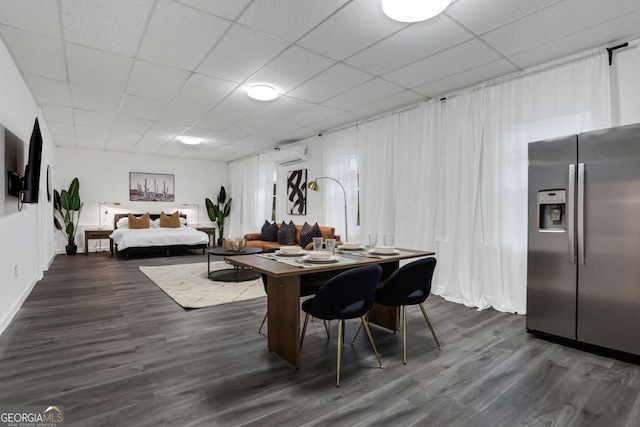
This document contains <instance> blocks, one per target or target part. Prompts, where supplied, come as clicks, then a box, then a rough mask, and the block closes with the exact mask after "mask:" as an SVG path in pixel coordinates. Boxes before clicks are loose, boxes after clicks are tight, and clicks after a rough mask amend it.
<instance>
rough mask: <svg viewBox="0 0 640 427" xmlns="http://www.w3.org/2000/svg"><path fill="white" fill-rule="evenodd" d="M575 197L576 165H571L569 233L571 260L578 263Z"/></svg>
mask: <svg viewBox="0 0 640 427" xmlns="http://www.w3.org/2000/svg"><path fill="white" fill-rule="evenodd" d="M575 199H576V165H569V195H568V200H567V234H568V235H569V262H570V263H571V264H575V263H576V227H575V218H576V216H575V212H574V206H575Z"/></svg>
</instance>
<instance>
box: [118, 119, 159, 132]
mask: <svg viewBox="0 0 640 427" xmlns="http://www.w3.org/2000/svg"><path fill="white" fill-rule="evenodd" d="M151 125H153V122H152V121H149V120H142V119H133V118H131V117H117V118H116V119H115V121H114V122H113V125H112V128H113V129H120V130H128V131H131V132H140V133H143V132H146V131H147V130H148V129H149V128H150V127H151Z"/></svg>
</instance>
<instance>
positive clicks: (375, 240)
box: [369, 234, 378, 247]
mask: <svg viewBox="0 0 640 427" xmlns="http://www.w3.org/2000/svg"><path fill="white" fill-rule="evenodd" d="M377 244H378V235H377V234H369V246H371V247H374V246H375V245H377Z"/></svg>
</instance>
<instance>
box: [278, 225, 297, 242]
mask: <svg viewBox="0 0 640 427" xmlns="http://www.w3.org/2000/svg"><path fill="white" fill-rule="evenodd" d="M296 231H297V230H296V226H295V224H294V223H293V221H291V222H289V224H285V223H284V222H283V223H282V225H281V226H280V228H279V229H278V243H280V244H281V245H295V244H296Z"/></svg>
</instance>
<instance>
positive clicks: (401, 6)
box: [382, 0, 451, 22]
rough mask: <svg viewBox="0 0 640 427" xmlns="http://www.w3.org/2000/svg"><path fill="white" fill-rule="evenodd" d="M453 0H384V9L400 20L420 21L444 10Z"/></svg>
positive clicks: (392, 17)
mask: <svg viewBox="0 0 640 427" xmlns="http://www.w3.org/2000/svg"><path fill="white" fill-rule="evenodd" d="M450 3H451V0H382V10H383V12H384V13H385V15H387V16H388V17H389V18H391V19H393V20H394V21H399V22H420V21H425V20H427V19H430V18H433V17H434V16H436V15H439V14H440V13H442V12H444V10H445V9H446V8H447V7H448V6H449V4H450Z"/></svg>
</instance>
